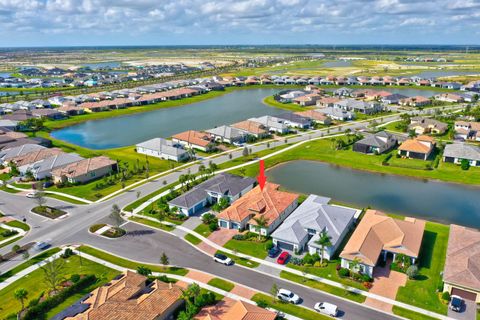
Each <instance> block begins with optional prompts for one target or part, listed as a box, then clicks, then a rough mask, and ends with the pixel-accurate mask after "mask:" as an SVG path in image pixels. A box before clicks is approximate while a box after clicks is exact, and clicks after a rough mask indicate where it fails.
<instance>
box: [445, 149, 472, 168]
mask: <svg viewBox="0 0 480 320" xmlns="http://www.w3.org/2000/svg"><path fill="white" fill-rule="evenodd" d="M464 159H465V160H468V162H469V163H470V165H471V166H473V167H479V166H480V147H478V146H474V145H471V144H466V143H453V144H447V145H446V146H445V150H444V151H443V161H444V162H450V163H456V164H460V163H461V162H462V160H464Z"/></svg>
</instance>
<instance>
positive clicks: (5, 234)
mask: <svg viewBox="0 0 480 320" xmlns="http://www.w3.org/2000/svg"><path fill="white" fill-rule="evenodd" d="M16 234H18V231H17V230H10V229H9V230H5V231H3V232H2V236H3V237H5V238H7V237H11V236H14V235H16Z"/></svg>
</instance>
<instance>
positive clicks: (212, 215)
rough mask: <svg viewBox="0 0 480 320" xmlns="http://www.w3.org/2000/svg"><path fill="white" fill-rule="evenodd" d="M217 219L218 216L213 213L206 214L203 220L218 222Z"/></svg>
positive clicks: (205, 221) (206, 222) (207, 222)
mask: <svg viewBox="0 0 480 320" xmlns="http://www.w3.org/2000/svg"><path fill="white" fill-rule="evenodd" d="M216 220H217V217H215V215H214V214H211V213H207V214H204V215H203V217H202V222H203V223H205V224H210V223H211V222H212V221H215V222H216Z"/></svg>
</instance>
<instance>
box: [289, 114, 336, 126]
mask: <svg viewBox="0 0 480 320" xmlns="http://www.w3.org/2000/svg"><path fill="white" fill-rule="evenodd" d="M295 114H298V115H299V116H302V117H305V118H309V119H312V120H313V121H314V122H316V123H320V124H325V125H329V124H331V123H332V119H330V118H329V117H328V116H326V115H325V114H323V113H321V112H318V111H316V110H305V111H299V112H295Z"/></svg>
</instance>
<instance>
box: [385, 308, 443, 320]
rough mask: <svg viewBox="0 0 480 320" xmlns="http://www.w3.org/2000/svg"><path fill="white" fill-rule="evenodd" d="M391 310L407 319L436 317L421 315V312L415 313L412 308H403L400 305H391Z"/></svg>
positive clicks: (425, 319) (419, 319) (430, 318)
mask: <svg viewBox="0 0 480 320" xmlns="http://www.w3.org/2000/svg"><path fill="white" fill-rule="evenodd" d="M392 311H393V313H394V314H396V315H397V316H400V317H404V318H407V319H412V320H434V319H436V318H432V317H429V316H426V315H423V314H421V313H417V312H415V311H412V310H408V309H404V308H402V307H398V306H393V308H392Z"/></svg>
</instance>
